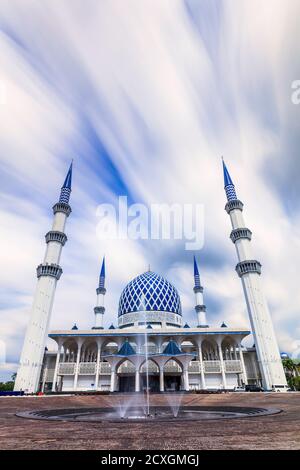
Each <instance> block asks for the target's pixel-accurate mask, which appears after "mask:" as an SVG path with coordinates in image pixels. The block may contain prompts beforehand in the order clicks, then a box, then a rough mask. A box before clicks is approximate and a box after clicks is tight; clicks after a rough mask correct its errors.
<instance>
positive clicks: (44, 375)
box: [41, 357, 49, 392]
mask: <svg viewBox="0 0 300 470" xmlns="http://www.w3.org/2000/svg"><path fill="white" fill-rule="evenodd" d="M48 363H49V357H47V358H46V362H45V367H44V374H43V383H42V390H41V391H42V392H44V391H45V384H46V379H47V374H48Z"/></svg>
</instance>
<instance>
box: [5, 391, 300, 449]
mask: <svg viewBox="0 0 300 470" xmlns="http://www.w3.org/2000/svg"><path fill="white" fill-rule="evenodd" d="M127 398H128V399H132V398H133V400H134V396H133V395H126V399H127ZM120 399H121V396H120V395H119V394H113V395H91V396H41V397H35V396H34V397H1V398H0V448H1V449H2V450H4V449H6V450H14V449H37V450H46V449H49V450H50V449H51V450H53V449H60V450H71V449H72V450H75V449H94V450H117V449H118V450H119V449H121V450H126V449H143V450H152V449H154V450H156V449H164V450H184V449H188V450H216V449H223V450H225V449H226V450H229V449H253V450H254V449H286V450H288V449H289V450H291V449H300V393H297V392H295V393H226V394H216V395H214V394H211V395H210V394H194V393H187V394H184V395H183V397H182V402H181V406H183V407H191V406H240V407H260V408H277V409H280V410H282V412H281V413H279V414H275V415H270V416H253V417H249V418H243V419H238V418H237V419H225V420H213V419H212V420H207V421H200V420H199V421H192V422H191V421H184V420H178V422H177V421H173V422H172V425H171V426H170V425H166V423H162V422H155V421H152V422H151V421H147V422H145V423H144V422H136V423H135V422H132V423H130V424H128V422H127V423H125V422H124V423H122V422H105V423H101V422H98V423H95V422H64V421H43V420H36V419H35V420H33V419H25V418H20V417H17V416H16V413H19V412H23V411H31V410H49V409H63V408H77V407H78V408H85V407H86V408H95V407H101V408H105V407H107V408H114V409H116V408H117V407H118V403H119V401H120ZM122 400H124V395H123V396H122ZM170 400H172V397H170V395H169V398H168V397H167V395H166V394H153V395H151V396H150V401H151V405H152V406H166V405H168V402H169V401H170Z"/></svg>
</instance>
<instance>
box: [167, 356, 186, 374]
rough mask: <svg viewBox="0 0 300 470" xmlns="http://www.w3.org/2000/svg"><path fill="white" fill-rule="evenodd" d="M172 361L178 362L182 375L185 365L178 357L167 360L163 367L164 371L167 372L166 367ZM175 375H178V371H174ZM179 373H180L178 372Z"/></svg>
mask: <svg viewBox="0 0 300 470" xmlns="http://www.w3.org/2000/svg"><path fill="white" fill-rule="evenodd" d="M170 361H173V362H176V363H177V365H178V366H179V367H180V371H179V372H180V373H181V374H182V372H183V364H182V362H181V361H180V360H179V359H178V358H177V357H176V356H171V357H170V358H169V359H167V361H166V362H165V363H164V366H163V370H164V372H165V368H166V365H167V364H168V363H169V362H170ZM174 373H176V371H174ZM177 373H178V372H177Z"/></svg>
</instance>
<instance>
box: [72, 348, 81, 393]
mask: <svg viewBox="0 0 300 470" xmlns="http://www.w3.org/2000/svg"><path fill="white" fill-rule="evenodd" d="M77 346H78V349H77V358H76V366H75V376H74V387H73V388H74V391H76V390H77V383H78V374H79V363H80V355H81V347H82V341H78V343H77Z"/></svg>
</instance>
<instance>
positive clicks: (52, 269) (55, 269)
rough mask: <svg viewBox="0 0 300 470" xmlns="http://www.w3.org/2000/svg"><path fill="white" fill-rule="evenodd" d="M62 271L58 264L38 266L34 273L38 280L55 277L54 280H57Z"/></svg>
mask: <svg viewBox="0 0 300 470" xmlns="http://www.w3.org/2000/svg"><path fill="white" fill-rule="evenodd" d="M62 272H63V271H62V269H61V267H60V266H59V265H58V264H48V263H44V264H40V265H39V266H38V267H37V270H36V273H37V277H38V278H40V277H41V276H51V277H55V279H57V280H59V278H60V276H61V275H62Z"/></svg>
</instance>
